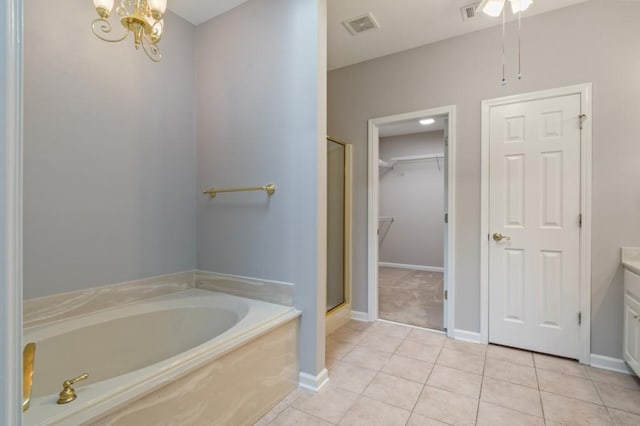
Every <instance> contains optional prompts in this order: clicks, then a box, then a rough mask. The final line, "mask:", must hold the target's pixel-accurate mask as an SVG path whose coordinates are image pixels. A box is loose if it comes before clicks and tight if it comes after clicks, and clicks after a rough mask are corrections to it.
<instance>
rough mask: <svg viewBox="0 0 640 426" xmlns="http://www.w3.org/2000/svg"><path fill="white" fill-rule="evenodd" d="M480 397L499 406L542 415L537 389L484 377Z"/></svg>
mask: <svg viewBox="0 0 640 426" xmlns="http://www.w3.org/2000/svg"><path fill="white" fill-rule="evenodd" d="M480 399H481V400H482V401H485V402H489V403H491V404H495V405H499V406H501V407H506V408H510V409H513V410H517V411H520V412H522V413H526V414H531V415H533V416H538V417H542V407H541V405H540V394H539V392H538V390H537V389H532V388H528V387H526V386H520V385H514V384H513V383H507V382H503V381H502V380H496V379H492V378H490V377H485V378H484V380H483V382H482V393H481V395H480Z"/></svg>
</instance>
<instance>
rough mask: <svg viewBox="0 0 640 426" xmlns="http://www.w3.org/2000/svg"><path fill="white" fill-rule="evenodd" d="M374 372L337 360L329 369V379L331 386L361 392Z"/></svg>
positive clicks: (371, 378)
mask: <svg viewBox="0 0 640 426" xmlns="http://www.w3.org/2000/svg"><path fill="white" fill-rule="evenodd" d="M376 374H377V372H376V371H375V370H370V369H368V368H362V367H358V366H357V365H353V364H349V363H348V362H341V361H337V362H336V364H335V365H334V366H333V367H332V368H331V369H330V370H329V380H330V381H331V384H332V385H333V386H337V387H339V388H342V389H346V390H348V391H351V392H355V393H362V392H364V390H365V389H366V387H367V386H369V383H371V381H372V380H373V378H374V377H375V376H376Z"/></svg>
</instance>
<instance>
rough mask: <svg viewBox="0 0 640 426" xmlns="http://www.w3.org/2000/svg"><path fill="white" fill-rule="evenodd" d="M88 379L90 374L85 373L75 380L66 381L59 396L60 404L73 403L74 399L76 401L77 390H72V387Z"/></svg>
mask: <svg viewBox="0 0 640 426" xmlns="http://www.w3.org/2000/svg"><path fill="white" fill-rule="evenodd" d="M87 377H89V373H84V374H82V375H80V376H78V377H76V378H75V379H71V380H65V381H64V383H63V384H62V390H61V391H60V394H59V395H58V404H66V403H67V402H71V401H73V400H74V399H76V397H77V395H76V390H75V389H74V388H72V387H71V385H73V384H74V383H76V382H79V381H80V380H84V379H86V378H87Z"/></svg>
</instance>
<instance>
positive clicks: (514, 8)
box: [476, 0, 533, 86]
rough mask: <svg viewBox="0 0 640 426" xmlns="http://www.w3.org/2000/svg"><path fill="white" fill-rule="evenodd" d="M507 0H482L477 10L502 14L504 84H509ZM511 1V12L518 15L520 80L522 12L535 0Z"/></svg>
mask: <svg viewBox="0 0 640 426" xmlns="http://www.w3.org/2000/svg"><path fill="white" fill-rule="evenodd" d="M506 2H507V0H482V2H481V3H480V4H479V5H478V8H477V9H476V10H480V11H482V12H483V13H484V14H486V15H489V16H492V17H494V18H497V17H498V16H500V15H502V81H501V83H502V85H503V86H504V85H506V84H507V77H506V75H505V68H506V66H505V55H506V47H505V45H506V42H505V40H506V33H507V13H506V12H504V13H503V10H504V5H505V3H506ZM509 2H510V3H511V12H512V13H513V14H514V15H518V80H521V79H522V61H521V58H522V54H521V53H522V49H521V34H522V12H524V11H525V10H527V9H529V6H531V4H532V3H533V0H509Z"/></svg>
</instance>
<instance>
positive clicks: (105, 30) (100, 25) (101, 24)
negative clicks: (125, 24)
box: [91, 18, 129, 43]
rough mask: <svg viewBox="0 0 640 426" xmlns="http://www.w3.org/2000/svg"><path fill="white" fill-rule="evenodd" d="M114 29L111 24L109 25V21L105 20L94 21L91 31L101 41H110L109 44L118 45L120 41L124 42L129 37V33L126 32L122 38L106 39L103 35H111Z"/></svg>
mask: <svg viewBox="0 0 640 426" xmlns="http://www.w3.org/2000/svg"><path fill="white" fill-rule="evenodd" d="M112 29H113V28H112V27H111V24H110V23H109V21H107V20H106V19H103V18H97V19H94V20H93V22H92V23H91V30H92V31H93V34H95V35H96V37H98V38H99V39H100V40H104V41H108V42H109V43H117V42H119V41H122V40H124V39H125V38H127V36H128V35H129V31H125V33H124V35H123V36H122V37H120V38H116V39H110V38H106V37H105V36H104V35H103V34H109V33H111V30H112Z"/></svg>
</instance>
